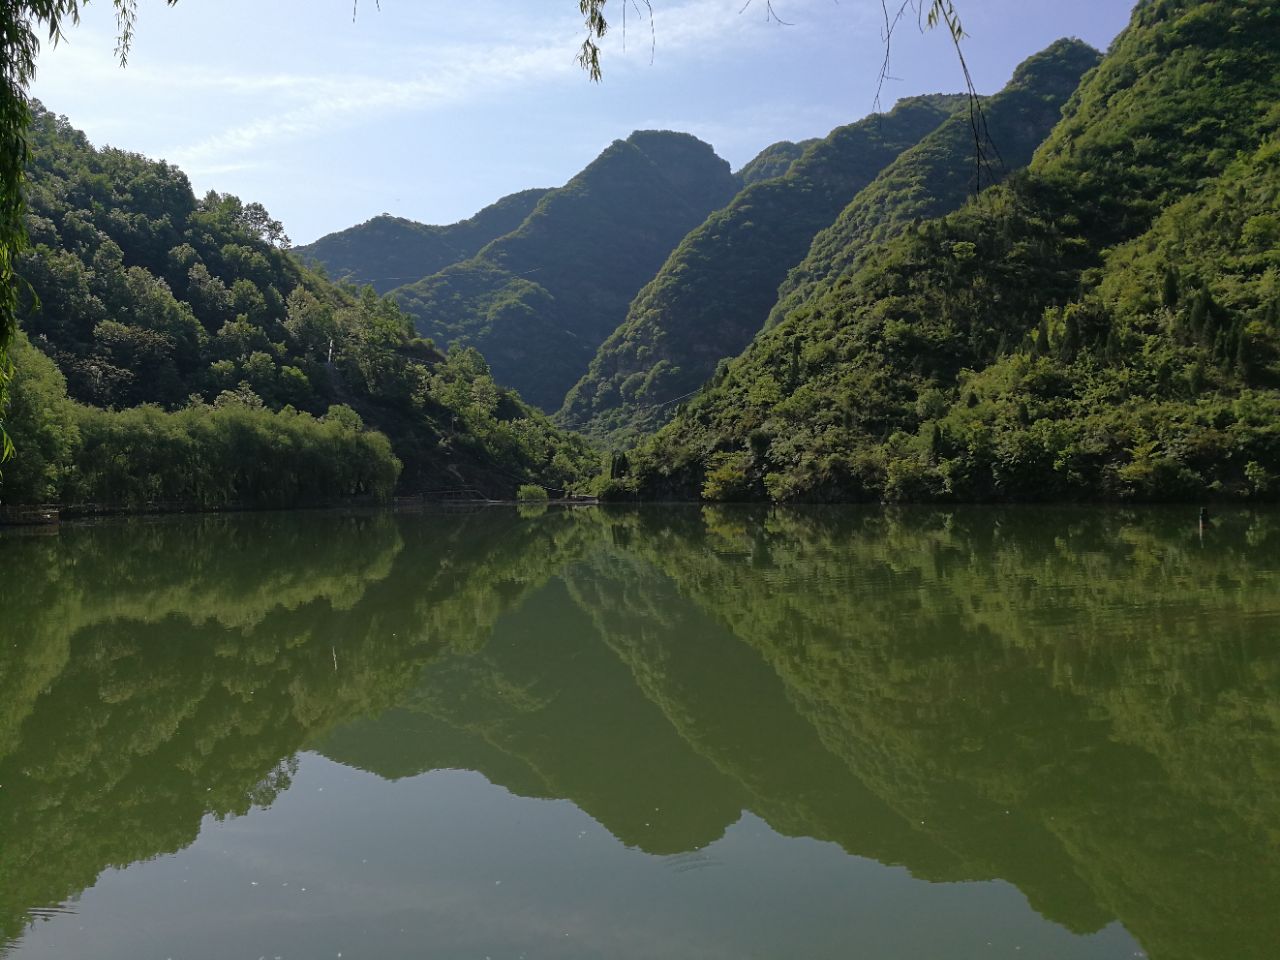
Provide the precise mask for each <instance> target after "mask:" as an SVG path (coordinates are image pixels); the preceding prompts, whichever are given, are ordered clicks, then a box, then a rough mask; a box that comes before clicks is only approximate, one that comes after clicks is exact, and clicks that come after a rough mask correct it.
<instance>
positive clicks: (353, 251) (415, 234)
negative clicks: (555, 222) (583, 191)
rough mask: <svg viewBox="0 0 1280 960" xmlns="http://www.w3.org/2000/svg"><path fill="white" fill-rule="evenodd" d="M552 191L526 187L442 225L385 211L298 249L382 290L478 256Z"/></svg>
mask: <svg viewBox="0 0 1280 960" xmlns="http://www.w3.org/2000/svg"><path fill="white" fill-rule="evenodd" d="M546 192H547V191H546V190H538V189H534V190H521V191H520V192H519V193H513V194H511V195H510V196H507V197H503V198H502V199H501V200H499V201H497V202H496V203H492V204H490V205H489V206H487V207H485V208H484V209H483V210H481V211H480V212H479V213H477V214H476V215H475V216H474V217H471V218H470V219H467V220H462V221H459V222H458V223H453V224H450V225H448V226H443V227H438V226H433V225H429V224H425V223H417V222H415V221H413V220H406V219H404V218H403V217H393V216H391V215H390V214H386V213H384V214H383V215H382V216H380V217H374V218H373V219H372V220H369V221H367V222H365V223H362V224H359V225H358V226H354V227H348V228H347V229H346V230H340V231H338V232H337V233H330V234H328V235H326V236H323V237H321V238H320V239H319V240H317V241H315V243H310V244H307V245H306V246H302V247H294V248H293V252H294V253H295V254H297V255H298V256H299V257H301V258H302V259H303V260H304V261H305V262H307V263H310V264H313V265H319V266H320V267H323V268H324V271H325V273H327V274H328V275H329V276H330V277H331V278H333V279H334V280H350V281H351V282H352V283H355V284H359V285H361V286H363V285H364V284H366V283H367V284H369V285H370V286H372V287H373V289H374V290H376V291H378V293H386V292H387V291H388V290H391V289H393V288H394V287H400V286H404V285H405V284H406V283H413V282H414V281H415V280H421V279H422V278H423V277H426V276H430V275H431V274H433V273H437V272H439V271H441V270H443V269H444V268H445V267H447V266H449V265H450V264H452V263H458V262H460V261H462V260H466V259H467V258H468V257H472V256H474V255H475V254H476V253H477V252H478V251H479V250H480V248H481V247H483V246H484V245H485V244H486V243H489V242H490V241H491V240H496V239H497V238H498V237H501V236H504V235H505V234H508V233H510V232H511V231H512V230H515V229H516V228H517V227H519V226H520V224H522V223H523V222H524V219H525V217H527V216H529V214H530V213H532V212H533V208H534V207H536V206H537V205H538V201H539V200H541V199H542V197H543V195H544V194H545V193H546Z"/></svg>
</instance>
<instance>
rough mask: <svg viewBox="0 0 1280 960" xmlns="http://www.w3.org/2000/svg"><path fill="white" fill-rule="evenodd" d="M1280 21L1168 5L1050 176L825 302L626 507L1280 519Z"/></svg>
mask: <svg viewBox="0 0 1280 960" xmlns="http://www.w3.org/2000/svg"><path fill="white" fill-rule="evenodd" d="M1278 101H1280V8H1277V7H1276V5H1275V4H1274V3H1271V2H1268V0H1242V2H1239V3H1231V4H1222V3H1208V2H1195V0H1149V2H1144V3H1141V4H1140V5H1139V6H1138V7H1137V9H1136V10H1135V12H1134V15H1133V20H1132V23H1131V25H1130V27H1129V28H1128V29H1127V30H1126V31H1125V32H1124V33H1123V34H1122V35H1121V36H1120V37H1119V38H1118V39H1117V41H1116V42H1115V44H1114V45H1113V46H1112V49H1111V51H1110V52H1109V54H1108V55H1107V57H1106V59H1105V60H1104V61H1103V63H1102V64H1101V65H1100V66H1099V67H1098V68H1097V69H1096V70H1094V71H1092V72H1091V73H1090V74H1089V75H1088V76H1087V77H1086V78H1085V80H1084V82H1083V83H1082V85H1081V86H1080V88H1079V90H1077V91H1076V93H1075V94H1074V95H1073V96H1072V98H1071V100H1070V102H1069V103H1068V105H1067V108H1066V111H1065V115H1064V118H1063V120H1062V121H1061V122H1060V123H1059V124H1058V126H1057V127H1056V128H1055V130H1054V132H1053V133H1052V134H1051V135H1050V137H1049V138H1048V140H1047V141H1046V143H1045V144H1044V145H1043V146H1041V147H1040V149H1039V150H1038V152H1037V153H1036V156H1035V158H1034V160H1033V161H1032V163H1031V165H1030V167H1029V168H1028V170H1027V171H1026V172H1024V173H1021V174H1017V175H1015V176H1013V177H1011V178H1010V179H1009V180H1008V181H1007V182H1006V183H1004V184H1001V185H997V186H995V187H992V188H991V189H989V190H987V191H985V192H984V193H982V194H981V195H980V196H978V197H977V198H975V199H973V200H971V201H970V202H969V203H967V204H966V205H965V206H964V207H963V208H962V209H960V210H958V211H956V212H955V213H952V214H950V215H948V216H946V217H943V218H941V219H936V220H925V221H922V222H920V223H919V224H915V225H914V226H913V227H912V228H911V229H909V230H907V231H906V233H904V234H903V235H901V236H899V237H895V238H890V239H889V240H887V241H886V242H884V243H882V244H880V245H878V246H876V247H875V248H874V250H872V251H870V252H868V253H867V254H866V255H864V256H860V257H858V258H854V259H852V260H851V261H850V262H848V264H847V265H846V266H845V267H843V269H840V270H838V271H837V272H835V273H834V274H832V275H829V276H826V277H825V278H818V279H816V280H815V281H814V282H813V286H812V290H811V291H810V292H808V293H807V295H805V296H804V297H803V298H801V299H800V301H799V302H798V303H796V304H795V305H794V306H792V307H791V308H790V309H789V310H788V311H787V312H786V313H785V315H784V316H782V317H781V318H779V319H777V322H776V323H775V324H774V325H773V326H772V327H771V328H770V329H768V330H767V331H765V332H764V333H763V334H762V335H760V336H758V337H757V338H756V339H755V340H754V341H753V342H752V344H751V345H750V347H749V348H748V349H747V350H746V351H745V352H744V353H743V354H742V355H741V356H740V357H739V358H737V359H735V360H734V361H733V362H732V363H730V364H728V365H727V366H726V367H723V368H721V369H720V370H718V371H717V373H716V375H715V377H714V378H713V380H712V382H711V383H710V384H709V385H708V386H707V387H706V388H705V390H704V391H703V392H702V394H701V395H700V396H698V397H696V398H695V399H693V400H692V401H690V402H689V403H688V405H687V406H686V407H685V408H684V409H683V410H682V411H681V412H680V414H679V415H678V416H677V417H676V419H675V421H674V422H673V423H671V424H670V425H669V426H668V427H666V428H664V429H663V430H662V431H660V432H659V433H658V434H657V435H656V436H655V437H654V438H653V439H651V440H647V441H644V442H643V443H642V444H641V445H640V448H639V449H638V450H636V451H634V452H633V453H632V454H631V455H630V456H629V457H627V458H625V460H624V462H622V463H617V462H615V465H614V469H613V470H612V473H614V474H615V477H614V479H613V480H612V481H611V482H610V484H609V491H610V492H612V493H615V494H617V495H628V494H631V495H639V496H643V497H672V496H674V497H678V498H683V497H698V496H703V497H706V498H709V499H715V500H726V499H727V500H734V499H764V498H771V499H774V500H863V499H873V500H937V499H1013V500H1024V499H1074V498H1106V499H1126V498H1134V499H1162V498H1177V499H1199V498H1207V497H1215V496H1220V497H1270V496H1275V494H1276V492H1277V484H1276V482H1275V478H1276V477H1278V476H1280V426H1277V424H1280V394H1277V392H1276V388H1277V386H1280V367H1278V366H1277V363H1276V359H1277V357H1278V356H1280V353H1277V351H1280V305H1278V293H1277V291H1278V290H1280V287H1278V284H1280V280H1278V279H1277V278H1278V277H1280V244H1278V243H1277V238H1278V237H1280V234H1278V233H1277V229H1278V227H1277V225H1278V224H1280V206H1278V198H1280V190H1278V185H1280V174H1278V171H1277V164H1278V163H1280V144H1278V143H1277V140H1276V135H1277V131H1278V130H1280V109H1278V108H1277V107H1276V104H1277V102H1278Z"/></svg>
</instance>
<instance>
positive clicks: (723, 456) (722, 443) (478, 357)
mask: <svg viewBox="0 0 1280 960" xmlns="http://www.w3.org/2000/svg"><path fill="white" fill-rule="evenodd" d="M1278 41H1280V11H1278V10H1277V9H1276V7H1275V5H1274V4H1273V3H1269V2H1266V0H1242V2H1239V3H1234V4H1230V5H1224V4H1219V3H1210V2H1206V0H1143V2H1141V3H1139V4H1138V6H1137V7H1136V9H1135V10H1134V13H1133V17H1132V22H1131V24H1130V26H1129V27H1128V28H1127V29H1126V30H1125V31H1124V32H1123V33H1122V34H1121V35H1120V36H1119V37H1118V38H1117V40H1116V41H1115V43H1114V44H1113V45H1112V47H1111V49H1110V50H1109V51H1108V53H1107V54H1106V55H1105V57H1102V58H1101V59H1100V58H1099V55H1098V54H1097V53H1096V52H1095V51H1093V50H1092V49H1090V48H1089V47H1087V46H1086V45H1085V44H1083V43H1080V42H1079V41H1071V40H1063V41H1059V42H1058V43H1055V44H1054V45H1052V46H1051V47H1049V48H1048V49H1046V50H1045V51H1042V52H1041V53H1039V54H1036V55H1035V56H1032V57H1031V58H1030V59H1028V60H1027V61H1026V62H1025V63H1023V64H1022V65H1021V66H1020V67H1019V68H1018V70H1017V71H1016V73H1015V75H1014V77H1013V78H1012V79H1011V81H1010V82H1009V84H1008V86H1007V87H1006V88H1005V89H1004V90H1002V91H1000V92H998V93H996V94H994V95H992V96H989V97H983V98H979V99H977V100H970V99H968V98H966V97H963V96H950V95H936V96H930V97H919V98H912V99H908V100H905V101H903V102H902V103H900V104H898V105H897V106H896V107H895V108H894V109H893V110H892V111H890V112H889V113H887V114H884V115H878V116H874V117H870V118H867V119H865V120H863V121H860V122H858V123H854V124H851V125H848V126H845V127H841V128H838V129H837V130H835V131H833V132H832V134H831V135H830V136H828V137H827V138H824V139H820V140H813V141H804V142H802V143H791V142H781V143H777V144H773V145H771V146H769V147H767V148H766V149H764V150H763V151H762V152H761V153H760V154H759V155H758V156H757V157H756V158H755V159H753V160H752V161H751V162H749V163H748V164H747V165H746V166H745V167H744V168H743V169H742V170H741V171H739V172H738V173H737V174H734V173H732V172H731V171H730V168H729V166H728V164H727V163H725V161H723V160H721V159H720V158H719V157H717V156H716V155H715V153H714V152H713V151H712V149H711V148H710V147H709V146H708V145H706V144H704V143H702V142H701V141H699V140H696V139H695V138H693V137H691V136H688V135H685V134H677V133H670V132H654V131H649V132H638V133H635V134H633V135H632V136H631V137H629V138H628V139H627V140H620V141H616V142H615V143H614V144H613V145H612V146H610V147H609V148H608V149H607V150H605V151H604V153H603V154H601V155H600V157H599V158H597V160H595V161H594V162H593V163H592V164H591V165H590V166H588V167H587V168H586V169H585V170H584V171H582V172H581V173H580V174H579V175H578V176H576V177H575V178H573V179H572V180H571V181H570V182H569V183H568V184H567V185H566V186H564V187H561V188H558V189H553V190H547V191H539V190H530V191H525V192H523V193H519V194H514V195H512V196H510V197H506V198H503V199H502V200H500V201H498V202H497V203H495V204H493V205H492V206H490V207H488V208H486V209H485V210H482V211H481V212H480V213H478V214H477V215H476V216H475V217H473V218H471V219H469V220H466V221H463V222H461V223H458V224H454V225H451V226H445V227H432V226H426V225H422V224H414V223H411V222H409V221H404V220H398V219H396V218H394V217H390V216H384V217H379V218H375V219H374V220H372V221H370V222H368V223H366V224H363V225H361V226H358V227H353V228H351V229H350V230H347V231H343V232H342V233H339V234H334V235H331V236H329V237H326V238H323V239H322V240H321V241H318V242H317V243H316V244H313V245H311V246H310V247H308V248H305V249H304V250H302V251H300V252H298V253H297V255H294V254H292V253H291V252H290V251H289V250H288V248H287V245H288V241H287V238H286V237H285V235H284V228H283V226H282V225H281V224H279V223H277V222H276V221H274V220H273V219H272V218H271V217H270V216H269V215H268V213H267V211H266V210H265V209H264V208H263V207H262V206H261V205H260V204H255V203H244V202H242V201H240V200H239V199H237V198H235V197H232V196H226V195H222V194H218V193H210V194H208V195H206V196H205V197H203V198H198V197H196V196H195V195H194V194H193V192H192V190H191V188H190V185H189V183H188V181H187V180H186V178H185V176H183V174H182V173H181V172H180V171H178V170H176V169H175V168H173V167H171V166H169V165H167V164H164V163H157V162H153V161H149V160H146V159H144V158H142V157H139V156H137V155H134V154H130V153H127V152H124V151H120V150H113V149H97V148H95V147H93V146H92V145H90V144H89V143H88V142H87V141H86V140H85V138H84V137H83V135H81V134H79V133H78V132H76V131H75V130H74V129H73V128H72V127H71V126H70V124H69V123H68V122H67V121H66V120H64V119H61V118H58V117H56V116H54V115H53V114H50V113H49V112H47V111H45V110H44V109H43V108H38V109H37V111H36V116H35V120H34V123H33V125H32V129H31V133H30V141H31V149H32V156H31V161H30V164H29V184H28V190H27V193H28V196H27V207H28V212H27V226H28V232H29V234H30V238H31V244H32V246H31V248H30V249H29V250H28V251H27V252H26V253H24V254H23V255H22V256H21V258H20V259H19V260H18V261H17V263H16V266H17V269H18V272H19V275H20V277H21V278H22V281H23V283H22V284H20V285H19V287H20V289H19V300H20V302H19V312H20V317H21V321H22V326H23V328H24V330H25V339H20V340H18V341H16V342H15V345H14V348H13V349H14V352H15V356H16V357H17V358H18V359H19V361H20V363H19V364H18V371H17V377H16V379H15V381H14V384H13V402H12V404H11V408H10V410H9V412H8V413H7V414H6V427H7V429H8V432H9V433H10V434H11V435H12V436H13V438H14V440H15V441H16V442H19V446H20V447H22V448H23V449H24V453H23V454H22V457H21V459H20V460H19V461H15V462H13V463H10V464H8V465H7V466H6V472H5V480H4V487H3V497H4V499H5V500H6V502H15V501H44V500H62V501H78V502H90V501H92V502H97V503H102V504H107V505H118V506H130V507H134V506H140V505H143V504H146V503H155V502H157V501H159V500H169V501H174V502H180V503H190V504H193V505H200V506H217V505H222V504H231V503H245V504H268V503H270V504H288V503H304V502H327V501H330V500H333V499H340V498H347V497H352V496H367V497H373V498H385V497H386V496H388V495H389V494H390V493H391V492H392V491H404V492H423V491H443V490H459V491H463V490H465V491H473V492H480V493H482V494H485V495H489V496H511V495H513V494H514V493H515V491H516V490H517V489H519V488H520V487H526V488H528V489H530V490H532V489H533V488H534V487H536V486H540V487H542V488H544V489H549V490H551V491H552V492H553V493H559V492H563V491H576V492H596V493H598V494H599V495H600V496H602V497H603V498H606V499H609V498H615V499H617V498H622V499H633V498H638V499H680V500H686V499H700V498H702V499H709V500H766V499H769V500H774V501H863V500H871V501H937V500H1037V499H1050V500H1077V499H1092V500H1099V499H1105V500H1160V499H1183V500H1188V499H1194V500H1205V499H1215V498H1228V499H1230V498H1234V499H1239V498H1255V499H1256V498H1274V497H1276V496H1278V495H1280V426H1277V423H1278V422H1280V421H1278V419H1277V414H1278V413H1280V394H1277V390H1278V389H1280V201H1278V199H1277V198H1278V195H1280V188H1278V186H1277V181H1278V179H1280V176H1278V174H1277V163H1278V162H1280V161H1278V160H1277V153H1278V151H1280V146H1278V142H1280V141H1278V140H1277V137H1280V108H1277V107H1276V103H1277V102H1278V101H1280V80H1278V79H1277V78H1280V53H1278V52H1277V51H1278V50H1280V42H1278ZM307 263H316V264H319V265H320V267H321V268H322V269H312V268H311V267H309V266H307V265H306V264H307ZM420 270H427V271H432V270H434V271H435V272H432V273H429V274H428V275H426V276H419V277H418V279H416V280H415V281H414V282H412V283H408V284H407V285H400V286H392V284H394V283H398V282H399V279H400V278H403V277H408V276H413V275H415V274H417V273H418V271H420ZM326 272H327V273H328V274H329V275H331V276H340V277H344V278H345V277H350V278H353V279H354V280H355V281H356V282H359V283H365V284H366V285H365V286H363V287H357V286H356V285H355V284H354V283H351V282H345V281H344V282H333V281H331V280H329V279H327V278H326V276H325V273H326ZM383 291H385V293H384V292H383ZM446 345H447V346H448V347H449V349H448V350H447V351H446V350H445V349H444V348H445V346H446ZM45 358H47V360H48V361H52V363H49V362H46V360H45ZM522 395H523V398H522ZM538 408H541V410H539V409H538ZM553 410H558V411H559V413H558V414H557V422H555V423H553V421H552V420H551V419H548V417H547V416H546V415H545V414H544V413H543V412H542V411H553ZM668 421H669V422H668ZM557 424H558V425H557ZM574 430H577V431H580V432H581V435H580V434H578V433H574V432H573V431H574ZM592 444H594V445H595V448H594V449H593V447H592ZM295 452H296V455H295ZM139 463H145V464H148V465H149V472H148V473H147V475H146V477H145V478H144V477H143V476H142V475H141V474H140V473H139V471H138V470H136V469H133V468H132V467H131V466H130V465H131V464H139ZM303 464H305V465H306V467H305V471H306V475H305V476H303V475H302V473H301V471H302V469H303V467H302V465H303ZM602 464H603V465H604V466H603V473H602V472H601V471H602Z"/></svg>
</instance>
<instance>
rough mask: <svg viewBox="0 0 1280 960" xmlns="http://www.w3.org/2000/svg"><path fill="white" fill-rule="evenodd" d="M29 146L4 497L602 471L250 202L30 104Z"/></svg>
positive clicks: (500, 490) (412, 487)
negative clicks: (307, 258) (201, 187)
mask: <svg viewBox="0 0 1280 960" xmlns="http://www.w3.org/2000/svg"><path fill="white" fill-rule="evenodd" d="M29 139H30V143H31V163H30V167H29V170H28V178H29V179H28V187H27V209H28V213H27V223H28V231H29V234H30V238H31V244H32V245H31V248H30V249H29V250H28V251H27V252H25V253H24V254H23V255H22V256H21V257H20V258H19V260H18V263H17V269H18V273H19V276H20V278H21V280H22V281H23V282H22V286H21V291H20V294H21V303H20V320H21V325H22V329H23V330H24V332H25V336H24V337H22V338H21V339H19V340H18V341H17V342H16V343H15V347H14V349H15V360H16V370H17V372H16V376H15V379H14V381H13V384H12V387H11V393H12V397H11V405H10V409H9V411H8V412H7V414H6V421H5V424H6V429H7V430H8V432H9V434H10V435H11V436H12V438H13V441H14V443H15V444H16V445H17V446H18V447H19V449H21V451H22V453H21V455H20V456H19V457H18V458H17V459H16V460H15V461H14V462H13V463H10V464H7V465H6V467H5V473H4V486H3V488H2V490H3V497H4V499H5V500H6V501H8V502H41V501H48V500H61V501H64V502H73V503H94V504H100V505H104V506H109V507H119V506H124V507H137V506H142V505H144V504H147V503H155V502H159V501H173V502H180V503H189V504H191V505H194V506H205V507H207V506H219V505H223V504H231V503H242V504H253V505H268V504H270V505H289V504H300V503H314V502H325V501H328V500H331V499H336V498H345V497H351V496H371V497H375V498H385V497H387V496H388V495H389V494H390V493H391V492H392V491H393V489H396V488H397V484H398V486H399V489H401V490H406V491H410V492H412V491H420V490H433V489H442V488H459V487H462V488H468V489H475V490H479V491H481V492H484V493H487V494H489V495H492V496H511V495H512V494H514V492H515V489H516V487H517V486H518V485H520V484H524V483H534V484H541V485H544V486H551V487H553V488H556V489H563V488H565V487H567V486H569V485H570V484H573V483H576V482H580V481H582V480H583V479H585V478H586V477H588V476H589V475H590V474H591V473H593V472H594V471H595V469H596V463H597V458H596V456H595V455H594V454H593V453H591V451H590V450H589V449H588V447H587V446H586V444H585V443H583V442H582V441H580V440H578V439H577V438H575V437H572V436H570V435H568V434H565V433H563V432H561V431H559V430H557V429H556V428H555V427H553V426H552V425H551V423H550V422H549V421H548V420H547V418H546V417H545V416H543V415H542V414H540V413H537V412H536V411H534V410H532V409H531V408H529V407H528V406H527V405H525V404H524V403H523V402H522V401H521V400H520V399H519V397H518V396H516V395H515V394H514V393H513V392H511V391H510V390H507V389H504V388H502V387H500V386H498V385H497V384H496V383H495V382H494V380H493V378H492V377H491V376H490V374H489V371H488V368H487V366H486V364H485V362H484V360H483V359H482V358H481V357H480V356H479V355H478V354H477V353H476V352H475V351H474V350H468V349H460V350H455V351H452V352H450V353H448V354H446V353H444V352H443V351H441V350H440V349H438V348H437V347H436V346H435V345H434V344H433V343H432V342H431V341H429V340H424V339H422V338H420V337H418V336H417V335H416V334H415V333H414V332H413V329H412V324H411V323H410V321H409V319H408V318H407V317H406V316H405V314H404V313H403V312H402V311H401V310H400V309H399V308H398V307H397V306H396V305H395V303H394V302H393V301H391V300H390V299H387V298H383V297H379V296H378V295H377V294H376V293H375V292H374V290H373V289H372V288H370V287H365V288H363V289H357V288H355V287H352V286H349V285H347V286H343V285H335V284H333V283H331V282H329V281H327V280H325V279H324V278H323V277H321V276H320V275H318V274H316V273H313V272H311V271H310V270H308V269H307V268H305V267H303V266H301V265H300V264H299V262H298V261H297V260H296V259H295V258H294V257H292V256H291V255H290V254H289V252H288V251H287V250H286V249H285V243H286V240H285V237H284V234H283V228H282V227H281V225H280V224H279V223H278V222H276V221H274V220H272V219H271V217H270V216H269V215H268V214H267V212H266V210H265V209H263V208H262V206H261V205H259V204H252V203H250V204H245V203H242V202H241V201H240V200H239V199H237V198H235V197H231V196H226V195H221V194H217V193H210V194H209V195H207V196H205V197H203V198H197V197H196V196H195V195H194V194H193V193H192V190H191V186H190V183H189V182H188V180H187V178H186V177H185V176H184V175H183V174H182V173H181V171H179V170H177V169H176V168H174V167H172V166H170V165H168V164H165V163H162V162H154V161H150V160H147V159H145V158H143V157H140V156H138V155H135V154H130V153H126V152H124V151H120V150H114V149H97V148H95V147H93V146H92V145H91V144H89V143H88V141H87V140H86V139H85V137H84V136H83V134H81V133H79V132H78V131H76V130H74V129H73V128H72V127H71V126H70V125H69V123H68V122H67V121H66V120H65V119H63V118H59V117H56V116H54V115H53V114H51V113H49V112H47V111H45V110H43V109H42V108H39V107H38V108H37V110H36V114H35V117H34V122H33V124H32V126H31V130H30V134H29ZM369 428H374V429H376V430H377V431H378V433H373V432H370V431H369ZM402 471H403V472H402Z"/></svg>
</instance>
